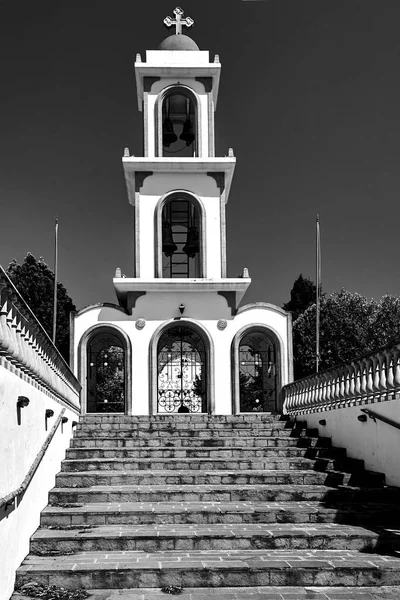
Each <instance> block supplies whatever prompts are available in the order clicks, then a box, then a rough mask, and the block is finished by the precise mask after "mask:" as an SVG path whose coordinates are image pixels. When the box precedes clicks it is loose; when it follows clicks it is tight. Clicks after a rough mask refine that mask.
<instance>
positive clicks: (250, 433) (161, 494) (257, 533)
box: [17, 414, 400, 600]
mask: <svg viewBox="0 0 400 600" xmlns="http://www.w3.org/2000/svg"><path fill="white" fill-rule="evenodd" d="M399 500H400V490H398V489H397V488H390V487H387V486H385V484H384V477H383V475H381V474H379V473H372V472H368V471H366V470H365V469H364V466H363V463H362V461H359V460H353V459H349V458H347V457H346V451H345V450H344V449H339V448H332V447H331V443H330V440H329V439H328V438H320V437H318V432H317V431H307V430H305V429H304V428H303V426H302V424H290V423H289V422H285V421H283V420H280V417H279V416H278V415H271V414H255V415H242V416H231V417H230V416H213V417H208V416H207V415H171V416H156V417H128V416H122V415H104V416H103V415H91V416H90V415H87V416H85V417H83V418H82V420H81V422H80V424H79V425H78V426H77V429H76V432H75V436H74V438H73V440H72V442H71V448H70V449H68V450H67V456H66V459H65V460H64V461H63V463H62V470H61V472H60V473H59V474H58V476H57V478H56V487H55V488H54V489H53V490H51V492H50V495H49V505H48V506H47V507H46V508H45V509H44V511H43V512H42V515H41V526H40V528H39V529H38V530H37V532H36V533H35V534H34V535H33V537H32V539H31V548H30V554H29V555H28V557H27V558H26V559H25V561H24V562H23V564H22V565H21V567H20V568H19V570H18V572H17V586H21V585H23V584H26V583H27V582H30V581H35V582H36V583H39V584H45V585H59V586H63V587H65V588H71V589H77V588H84V589H87V590H98V592H99V590H111V589H114V590H121V589H123V588H125V589H126V588H127V589H132V588H144V589H147V588H163V587H165V586H172V585H173V586H179V587H183V588H185V589H186V588H190V589H191V590H192V589H193V588H199V589H203V594H204V593H205V592H206V591H207V589H208V588H214V589H215V588H219V589H221V590H223V592H224V596H223V597H224V600H227V599H229V598H237V597H241V596H240V594H239V596H237V594H238V589H239V588H240V589H241V588H246V589H245V590H243V594H242V596H243V597H249V598H250V597H252V596H250V595H249V596H248V594H249V593H250V592H254V593H255V594H256V593H257V595H256V597H257V599H259V600H261V597H262V598H264V597H265V598H271V599H274V600H275V599H276V598H286V597H288V598H289V597H290V598H292V599H293V600H295V599H296V598H303V597H304V598H306V597H307V598H324V599H325V598H330V597H332V598H333V597H334V598H336V597H337V598H339V597H340V598H345V597H346V598H347V597H352V598H353V597H354V598H355V597H357V598H360V599H363V600H364V599H366V598H374V597H376V598H378V597H379V598H383V597H385V598H389V597H390V598H392V597H393V598H399V597H400V554H398V552H397V549H398V548H400V545H399V539H398V535H397V531H396V527H399V525H400V514H399ZM293 586H294V587H293ZM304 586H311V587H312V589H313V590H314V592H313V593H315V594H317V595H313V596H308V595H307V596H304V595H302V594H303V593H305V592H304ZM344 586H347V587H351V589H352V594H351V596H329V595H328V591H329V590H336V591H337V590H338V589H339V590H344V589H345V587H344ZM386 586H396V587H395V588H393V589H394V591H393V594H394V595H393V596H386V595H385V596H382V595H378V590H380V591H379V594H380V593H381V592H382V590H386V589H387V588H386ZM397 586H399V587H397ZM204 588H205V589H204ZM293 589H294V590H297V592H293V593H297V595H290V593H289V592H290V591H291V590H293ZM301 589H302V592H301ZM371 589H373V590H376V591H377V594H373V595H368V594H371ZM262 590H264V591H265V594H267V595H265V596H261V595H260V593H261V591H262ZM327 590H328V591H327ZM229 591H230V592H231V595H229ZM323 591H324V594H325V595H323V596H320V595H319V592H321V593H322V592H323ZM98 592H97V593H98ZM388 593H389V592H388ZM271 594H272V595H271ZM274 594H275V595H274ZM279 594H280V595H279ZM285 594H286V595H285ZM287 594H289V595H287ZM356 594H360V595H356ZM206 595H209V594H208V592H207V593H206ZM137 597H138V598H139V596H137ZM142 597H143V598H146V596H140V598H142ZM151 597H152V598H153V596H151ZM191 597H192V596H191ZM201 597H202V598H203V599H204V598H205V595H203V596H201ZM129 598H136V596H133V595H129Z"/></svg>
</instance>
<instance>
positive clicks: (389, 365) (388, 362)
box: [383, 349, 394, 394]
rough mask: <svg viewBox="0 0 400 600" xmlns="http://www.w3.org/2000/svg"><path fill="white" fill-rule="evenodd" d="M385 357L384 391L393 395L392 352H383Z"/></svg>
mask: <svg viewBox="0 0 400 600" xmlns="http://www.w3.org/2000/svg"><path fill="white" fill-rule="evenodd" d="M383 354H384V355H385V359H386V360H385V370H386V388H387V389H386V391H387V393H388V394H392V393H393V389H394V377H393V371H394V369H393V352H392V350H391V349H386V350H384V352H383Z"/></svg>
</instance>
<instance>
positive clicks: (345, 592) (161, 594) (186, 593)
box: [11, 585, 400, 600]
mask: <svg viewBox="0 0 400 600" xmlns="http://www.w3.org/2000/svg"><path fill="white" fill-rule="evenodd" d="M87 592H88V594H89V596H90V599H91V600H165V598H166V593H165V591H163V590H162V589H161V588H137V589H132V588H131V589H125V590H122V589H115V588H114V589H108V590H105V589H104V588H102V589H97V590H93V589H91V590H87ZM399 598H400V586H386V585H385V586H379V587H370V586H364V587H359V586H354V587H351V588H350V587H348V586H346V587H344V586H340V587H326V586H324V587H315V586H307V587H304V586H302V587H299V586H296V587H293V586H285V587H282V586H257V587H246V588H245V587H217V588H215V587H212V588H210V587H203V588H193V587H187V588H181V589H180V591H179V600H350V599H351V600H399ZM11 600H26V597H24V596H22V595H20V594H17V593H14V594H13V596H12V597H11Z"/></svg>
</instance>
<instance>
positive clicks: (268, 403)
mask: <svg viewBox="0 0 400 600" xmlns="http://www.w3.org/2000/svg"><path fill="white" fill-rule="evenodd" d="M237 359H238V371H239V373H238V374H239V381H238V384H239V385H238V387H239V411H240V412H274V411H276V410H277V349H276V345H275V342H274V341H273V339H272V337H270V336H269V335H267V333H266V332H265V331H263V330H262V329H252V330H250V331H249V332H248V333H245V335H244V336H243V337H242V338H241V340H240V342H239V348H238V357H237Z"/></svg>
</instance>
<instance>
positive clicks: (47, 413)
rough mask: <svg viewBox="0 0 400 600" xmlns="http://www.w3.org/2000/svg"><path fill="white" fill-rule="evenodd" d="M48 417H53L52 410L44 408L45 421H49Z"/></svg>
mask: <svg viewBox="0 0 400 600" xmlns="http://www.w3.org/2000/svg"><path fill="white" fill-rule="evenodd" d="M50 417H54V410H51V408H46V419H50Z"/></svg>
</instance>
